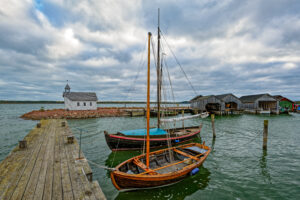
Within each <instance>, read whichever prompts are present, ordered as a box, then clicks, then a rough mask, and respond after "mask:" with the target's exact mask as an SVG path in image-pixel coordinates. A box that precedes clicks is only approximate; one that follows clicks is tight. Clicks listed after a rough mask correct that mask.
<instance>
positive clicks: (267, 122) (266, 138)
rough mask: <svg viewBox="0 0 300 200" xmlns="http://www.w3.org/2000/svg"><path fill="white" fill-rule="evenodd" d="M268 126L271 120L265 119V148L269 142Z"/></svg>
mask: <svg viewBox="0 0 300 200" xmlns="http://www.w3.org/2000/svg"><path fill="white" fill-rule="evenodd" d="M268 126H269V121H268V120H264V139H263V149H267V143H268Z"/></svg>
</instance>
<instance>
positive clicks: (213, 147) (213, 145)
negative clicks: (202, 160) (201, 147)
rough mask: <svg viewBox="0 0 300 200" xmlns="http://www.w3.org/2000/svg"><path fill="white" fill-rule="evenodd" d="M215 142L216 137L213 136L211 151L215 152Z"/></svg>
mask: <svg viewBox="0 0 300 200" xmlns="http://www.w3.org/2000/svg"><path fill="white" fill-rule="evenodd" d="M215 142H216V138H214V137H213V138H212V142H211V152H213V151H214V149H215Z"/></svg>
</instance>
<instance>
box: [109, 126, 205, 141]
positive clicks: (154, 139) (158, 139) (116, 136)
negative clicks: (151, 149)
mask: <svg viewBox="0 0 300 200" xmlns="http://www.w3.org/2000/svg"><path fill="white" fill-rule="evenodd" d="M201 129H202V127H200V128H199V130H197V131H195V132H192V133H189V134H185V135H183V136H178V137H170V138H150V141H166V140H176V139H182V138H186V137H191V136H193V135H197V134H198V133H200V132H201ZM104 134H106V135H107V136H109V137H111V138H117V139H123V140H137V141H145V140H146V139H145V138H134V137H126V136H119V135H114V134H108V133H104ZM152 137H153V136H152Z"/></svg>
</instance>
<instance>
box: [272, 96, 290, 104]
mask: <svg viewBox="0 0 300 200" xmlns="http://www.w3.org/2000/svg"><path fill="white" fill-rule="evenodd" d="M273 97H274V98H275V99H277V100H278V101H289V102H291V103H295V102H293V101H292V100H290V99H288V98H286V97H283V96H281V95H275V96H273Z"/></svg>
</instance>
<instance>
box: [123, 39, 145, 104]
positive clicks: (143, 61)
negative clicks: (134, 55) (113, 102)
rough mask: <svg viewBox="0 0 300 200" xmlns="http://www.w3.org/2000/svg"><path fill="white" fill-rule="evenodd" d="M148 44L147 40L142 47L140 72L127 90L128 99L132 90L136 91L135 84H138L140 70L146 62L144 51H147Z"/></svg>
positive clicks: (139, 70)
mask: <svg viewBox="0 0 300 200" xmlns="http://www.w3.org/2000/svg"><path fill="white" fill-rule="evenodd" d="M146 44H147V42H146V43H144V47H143V49H142V52H143V53H142V54H141V59H140V62H139V65H138V66H139V67H138V72H137V74H136V76H135V78H134V81H133V83H132V85H131V86H130V88H129V89H128V91H127V96H126V98H125V99H126V100H128V99H129V96H130V95H131V92H132V91H134V88H135V85H136V81H137V79H138V77H139V75H140V72H141V69H142V66H144V64H145V59H144V53H145V51H146Z"/></svg>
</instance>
